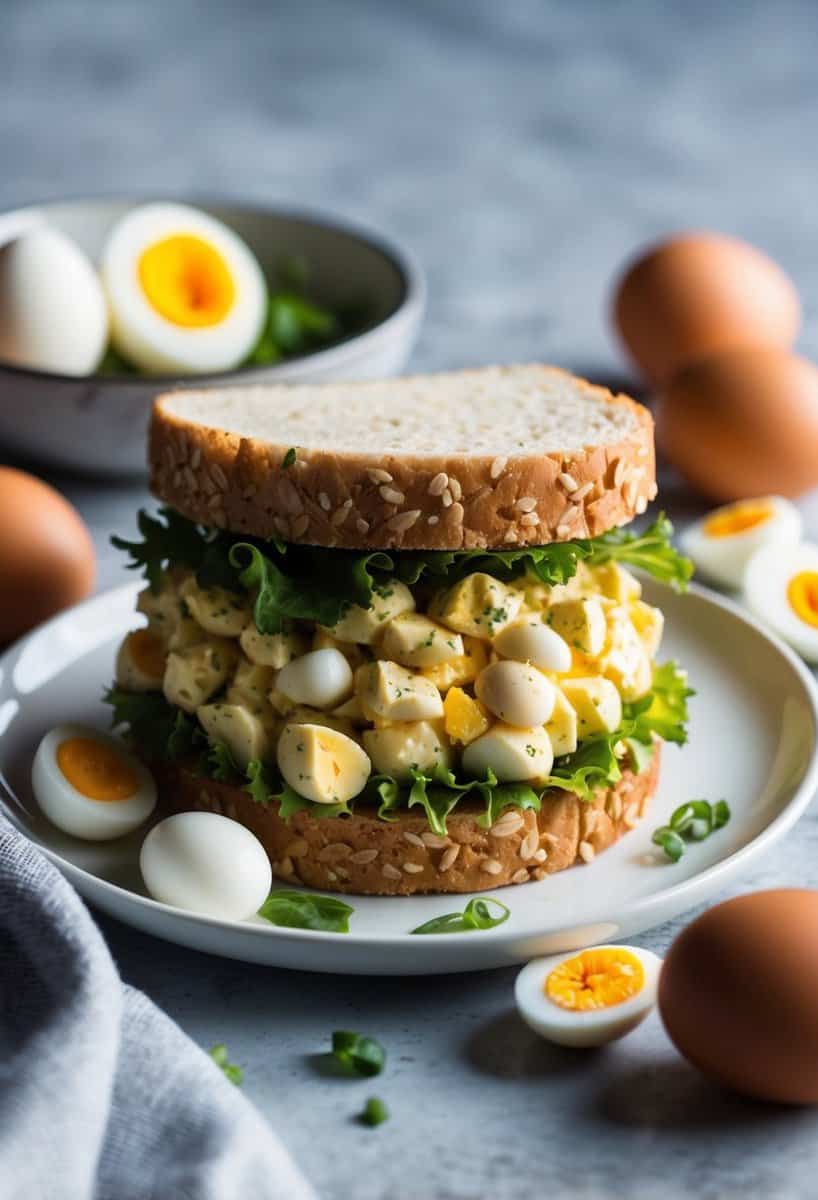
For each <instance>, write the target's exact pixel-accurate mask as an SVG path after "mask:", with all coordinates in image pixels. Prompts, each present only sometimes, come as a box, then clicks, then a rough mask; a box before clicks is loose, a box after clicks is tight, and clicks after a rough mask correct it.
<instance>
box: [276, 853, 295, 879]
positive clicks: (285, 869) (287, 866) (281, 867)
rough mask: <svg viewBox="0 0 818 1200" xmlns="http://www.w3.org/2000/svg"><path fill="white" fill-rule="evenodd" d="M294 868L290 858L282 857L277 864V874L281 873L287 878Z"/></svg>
mask: <svg viewBox="0 0 818 1200" xmlns="http://www.w3.org/2000/svg"><path fill="white" fill-rule="evenodd" d="M294 870H295V868H294V867H293V860H292V859H291V858H282V860H281V862H280V863H279V864H278V873H279V875H283V876H284V878H285V879H288V878H289V877H290V875H292V873H293V871H294Z"/></svg>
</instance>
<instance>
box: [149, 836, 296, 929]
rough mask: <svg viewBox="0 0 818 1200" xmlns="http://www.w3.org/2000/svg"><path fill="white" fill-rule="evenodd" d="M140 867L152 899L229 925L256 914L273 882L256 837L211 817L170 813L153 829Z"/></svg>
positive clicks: (264, 853) (265, 857) (262, 848)
mask: <svg viewBox="0 0 818 1200" xmlns="http://www.w3.org/2000/svg"><path fill="white" fill-rule="evenodd" d="M139 867H140V870H141V871H142V878H143V879H144V881H145V886H146V888H147V889H148V891H149V892H150V894H151V895H152V896H153V898H154V899H155V900H160V901H162V903H163V904H173V905H175V907H176V908H184V909H187V910H188V911H190V912H196V913H200V914H202V915H203V916H209V917H221V918H222V919H223V920H228V921H229V920H233V921H243V920H244V919H245V918H246V917H251V916H253V914H254V913H256V912H258V910H259V909H260V908H261V906H262V904H263V903H264V901H265V900H266V899H267V896H268V894H269V892H270V886H271V884H272V881H273V874H272V869H271V867H270V860H269V858H268V857H267V854H266V851H265V849H264V847H263V846H262V844H261V842H260V841H259V840H258V838H257V837H256V836H255V834H253V833H251V832H250V830H249V829H246V828H245V827H244V825H240V824H239V823H238V821H231V820H230V818H229V817H223V816H221V815H220V814H219V813H211V812H183V813H175V814H174V815H173V816H172V817H166V818H165V820H164V821H160V822H159V824H158V825H154V827H153V829H152V830H151V831H150V833H149V834H148V836H147V837H146V838H145V840H144V842H143V843H142V850H141V853H140V856H139Z"/></svg>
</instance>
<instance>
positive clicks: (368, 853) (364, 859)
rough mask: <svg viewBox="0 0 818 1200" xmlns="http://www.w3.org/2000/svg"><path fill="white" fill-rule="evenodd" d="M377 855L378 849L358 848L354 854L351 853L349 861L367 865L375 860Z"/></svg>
mask: <svg viewBox="0 0 818 1200" xmlns="http://www.w3.org/2000/svg"><path fill="white" fill-rule="evenodd" d="M377 857H378V851H377V850H356V851H355V853H354V854H350V856H349V861H350V862H351V863H360V864H361V866H366V865H367V863H371V862H374V861H375V859H376V858H377Z"/></svg>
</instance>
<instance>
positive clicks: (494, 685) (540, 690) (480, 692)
mask: <svg viewBox="0 0 818 1200" xmlns="http://www.w3.org/2000/svg"><path fill="white" fill-rule="evenodd" d="M474 693H475V695H476V696H477V699H478V700H480V701H482V703H483V704H485V706H486V708H488V709H489V710H490V711H491V712H493V713H494V715H495V716H496V717H499V718H500V720H501V721H505V722H506V724H507V725H517V726H519V727H521V728H523V729H533V728H534V727H535V726H537V725H544V724H545V722H546V721H547V720H548V718H549V717H550V716H551V713H552V712H553V711H554V704H555V703H556V689H555V688H554V685H553V683H551V681H550V680H548V679H546V677H545V676H544V675H543V674H541V672H540V671H538V670H537V668H536V667H532V666H530V665H529V664H528V663H525V662H515V661H514V660H513V659H501V660H500V661H499V662H494V663H490V664H489V666H487V667H486V668H485V669H484V670H482V671H481V672H480V674H479V675H478V676H477V679H476V680H475V684H474Z"/></svg>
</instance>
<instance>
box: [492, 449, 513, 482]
mask: <svg viewBox="0 0 818 1200" xmlns="http://www.w3.org/2000/svg"><path fill="white" fill-rule="evenodd" d="M507 462H508V459H507V458H504V457H503V455H502V454H498V455H497V457H496V458H495V459H494V460H493V461H492V464H491V468H490V470H489V475H490V476H491V478H492V479H498V478H499V476H500V475H502V473H503V471H504V470H505V469H506V463H507Z"/></svg>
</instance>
